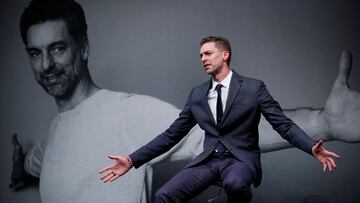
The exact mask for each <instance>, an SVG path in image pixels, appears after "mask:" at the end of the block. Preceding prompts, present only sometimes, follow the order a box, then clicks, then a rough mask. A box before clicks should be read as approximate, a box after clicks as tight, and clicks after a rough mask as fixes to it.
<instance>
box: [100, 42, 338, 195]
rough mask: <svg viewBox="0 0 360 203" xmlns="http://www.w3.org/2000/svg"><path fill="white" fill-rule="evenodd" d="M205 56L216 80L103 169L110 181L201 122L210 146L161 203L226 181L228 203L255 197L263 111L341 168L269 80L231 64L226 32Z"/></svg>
mask: <svg viewBox="0 0 360 203" xmlns="http://www.w3.org/2000/svg"><path fill="white" fill-rule="evenodd" d="M200 45H201V48H200V57H201V62H202V63H203V66H204V69H205V72H206V73H207V74H209V75H211V77H212V78H211V80H209V81H207V82H205V83H203V84H201V85H199V86H197V87H195V88H194V89H193V90H192V91H191V93H190V95H189V98H188V100H187V102H186V104H185V106H184V108H183V110H182V111H181V113H180V115H179V117H178V118H177V119H176V120H175V121H174V122H173V124H172V125H171V126H170V127H169V128H168V129H167V130H166V131H165V132H164V133H162V134H160V135H159V136H157V137H156V138H155V139H154V140H152V141H151V142H149V143H148V144H147V145H145V146H143V147H141V148H140V149H138V150H137V151H135V152H134V153H132V154H130V155H129V156H128V157H122V156H109V157H110V158H111V159H114V160H115V161H116V163H115V164H113V165H111V166H108V167H106V168H104V169H103V170H101V171H100V173H104V172H106V173H105V175H103V176H102V178H101V179H102V180H103V181H104V182H108V181H113V180H115V179H117V178H118V177H120V176H121V175H123V174H125V173H126V172H127V171H128V170H129V169H130V168H131V167H132V166H134V167H135V168H138V167H140V166H141V165H143V164H144V163H146V162H148V161H150V160H151V159H153V158H155V157H157V156H159V155H161V154H162V153H164V152H166V151H168V150H170V149H171V148H172V147H173V146H174V145H175V144H177V143H178V142H179V141H180V140H181V139H182V138H183V137H184V136H186V135H187V133H188V132H189V131H190V130H191V128H192V127H194V126H195V125H196V124H199V126H200V127H201V128H202V129H203V130H204V131H205V141H204V151H203V152H202V153H201V154H200V155H199V156H197V157H196V158H195V159H194V160H193V161H191V162H190V163H189V164H188V165H187V166H186V167H185V168H184V169H183V170H182V171H180V172H179V173H178V174H177V175H175V176H174V177H173V178H172V179H171V180H170V181H169V182H168V183H166V184H165V185H164V186H163V187H162V188H161V189H160V190H159V191H158V192H157V193H156V194H155V202H185V201H188V200H189V199H191V198H192V197H194V196H195V195H197V194H199V193H200V192H202V191H203V190H205V189H206V188H207V187H208V186H210V185H211V184H220V185H221V186H222V187H223V188H224V190H225V192H226V194H227V198H228V202H250V201H251V198H252V193H251V189H250V186H251V184H254V186H255V187H256V186H258V185H259V184H260V182H261V164H260V148H259V134H258V124H259V121H260V117H261V114H262V115H263V116H264V117H265V118H266V119H267V120H268V122H269V123H270V124H271V125H272V126H273V128H274V129H275V130H276V131H277V132H278V133H279V134H280V135H281V136H282V137H283V138H284V139H286V140H287V141H288V142H289V143H291V144H292V145H294V146H296V147H298V148H299V149H301V150H303V151H305V152H307V153H309V154H311V155H313V156H314V157H315V158H316V159H318V160H319V161H320V162H321V163H322V164H323V170H324V171H325V170H326V168H329V170H330V171H332V169H333V168H334V167H336V165H335V162H334V160H333V158H339V156H338V155H337V154H335V153H333V152H330V151H327V150H326V149H325V148H324V147H322V141H319V142H318V143H316V142H315V141H314V140H312V139H311V138H310V137H309V136H307V135H306V133H305V132H304V131H303V130H301V129H300V128H299V127H298V126H297V125H296V124H295V123H294V122H292V121H291V120H290V119H289V118H287V117H286V116H285V115H284V114H283V112H282V109H281V107H280V105H279V104H278V102H276V101H275V100H274V99H273V98H272V96H271V95H270V94H269V92H268V90H267V89H266V86H265V85H264V83H263V82H262V81H260V80H256V79H251V78H247V77H244V76H240V75H239V74H237V73H236V72H235V71H234V70H232V69H231V68H230V61H231V47H230V43H229V41H228V40H227V39H225V38H223V37H213V36H210V37H207V38H204V39H203V40H202V41H201V43H200Z"/></svg>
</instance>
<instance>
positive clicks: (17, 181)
mask: <svg viewBox="0 0 360 203" xmlns="http://www.w3.org/2000/svg"><path fill="white" fill-rule="evenodd" d="M11 141H12V144H13V147H14V149H13V157H12V161H13V166H12V173H11V178H10V179H11V182H10V184H9V187H10V189H11V190H14V191H17V190H20V189H21V188H23V187H24V186H25V185H26V184H25V182H26V177H27V174H26V172H25V169H24V160H25V155H24V153H23V149H22V146H21V144H20V143H19V141H18V139H17V134H16V133H14V134H13V135H12V136H11Z"/></svg>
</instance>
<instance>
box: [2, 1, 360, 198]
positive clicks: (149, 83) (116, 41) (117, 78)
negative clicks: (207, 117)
mask: <svg viewBox="0 0 360 203" xmlns="http://www.w3.org/2000/svg"><path fill="white" fill-rule="evenodd" d="M28 2H29V1H27V0H16V1H10V0H6V1H1V3H0V9H1V10H0V16H1V21H0V27H1V32H0V45H1V50H0V73H1V74H0V77H1V78H0V83H1V84H0V95H1V100H0V102H1V103H0V108H1V111H0V112H1V114H0V115H1V122H0V135H1V140H0V150H1V151H0V156H1V168H0V193H1V198H0V202H14V203H15V202H39V195H38V190H37V187H36V186H34V187H31V188H29V189H26V190H24V191H21V192H17V193H13V192H11V191H10V190H9V189H8V184H9V177H10V173H11V167H12V165H11V156H12V145H11V141H10V137H11V134H12V133H13V132H17V133H18V134H19V135H20V137H19V138H20V141H21V143H22V144H23V145H24V147H25V150H27V149H29V147H31V146H32V145H33V144H34V143H36V142H37V140H38V139H39V138H40V137H41V136H42V135H44V134H46V133H47V130H48V127H49V125H50V122H51V120H52V118H53V117H54V116H55V114H56V106H55V103H54V101H53V99H52V98H51V97H49V96H48V95H47V94H46V93H45V92H44V91H43V90H42V88H41V87H40V86H39V85H38V84H37V83H36V82H35V80H34V78H33V74H32V72H31V68H30V65H29V62H28V59H27V55H26V53H25V51H24V49H23V48H24V46H23V44H22V42H21V39H20V34H19V32H18V22H19V18H20V15H21V13H22V11H23V9H24V7H25V5H26V4H27V3H28ZM79 2H80V4H81V5H82V6H83V8H84V10H85V13H86V18H87V22H88V26H89V38H90V47H91V54H90V61H89V68H90V71H91V74H92V76H93V79H94V80H95V82H96V83H97V84H98V85H100V86H101V87H104V88H109V89H113V90H119V91H125V92H136V93H141V94H147V95H152V96H155V97H158V98H160V99H162V100H164V101H167V102H169V103H171V104H174V105H175V106H177V107H178V108H181V107H182V105H183V104H184V102H185V100H186V98H187V96H188V93H189V91H190V90H191V88H192V87H193V86H195V85H197V84H199V83H200V82H203V81H204V80H207V79H208V78H209V76H207V75H206V74H205V73H204V71H203V69H202V66H201V63H200V60H199V41H200V39H201V38H202V37H204V36H208V35H222V36H226V37H227V38H228V39H229V40H230V42H231V43H232V48H233V60H232V67H233V68H234V69H235V70H236V71H237V72H239V73H240V74H243V75H247V76H250V77H255V78H259V79H262V80H264V81H265V83H266V84H267V86H268V88H269V90H270V92H271V93H272V95H273V96H274V97H275V98H276V99H277V100H278V101H279V102H280V104H281V105H282V107H283V108H295V107H303V106H309V107H316V108H317V107H323V106H324V103H325V101H326V98H327V96H328V94H329V92H330V90H331V87H332V83H333V81H334V79H335V77H336V75H337V70H338V60H339V58H340V53H341V50H342V49H345V48H347V49H349V50H351V51H352V52H353V56H354V65H353V67H354V68H353V71H352V74H351V76H350V85H351V86H352V88H354V89H356V90H360V80H359V76H360V12H359V11H360V3H359V2H358V1H356V0H353V1H351V0H343V1H341V0H337V1H335V0H332V1H328V0H321V1H313V0H303V1H300V0H273V1H267V0H261V1H260V0H255V1H250V0H246V1H235V0H234V1H216V0H198V1H190V0H188V1H175V0H174V1H168V0H156V1H151V2H150V1H144V0H143V1H131V2H130V1H116V0H113V1H110V0H109V1H96V0H92V1H89V0H88V1H86V0H81V1H79ZM260 136H261V135H260ZM326 146H327V147H328V148H329V149H331V150H333V151H336V152H337V153H339V154H340V155H341V156H342V159H341V160H340V161H338V168H337V170H336V172H335V173H333V174H330V173H329V174H323V173H322V166H321V165H320V164H319V163H318V162H317V161H315V160H314V159H313V158H311V157H310V156H308V155H307V154H305V153H303V152H301V151H300V150H297V149H286V150H281V151H277V152H271V153H266V154H263V155H262V163H263V173H264V178H263V183H262V185H261V186H260V187H259V188H257V189H255V190H253V192H254V198H253V202H254V203H260V202H262V203H267V202H280V203H288V202H291V203H310V202H317V203H344V202H357V201H359V199H360V194H359V192H358V191H359V185H360V175H359V174H360V173H359V172H360V159H359V156H358V155H359V154H360V144H346V143H341V142H329V143H326ZM182 164H183V163H175V164H174V163H170V164H169V163H167V164H160V165H158V166H156V171H155V174H154V175H155V181H154V188H158V187H159V186H160V185H161V184H163V183H164V182H165V181H166V180H167V179H169V178H170V177H171V176H172V175H173V174H174V173H175V172H176V171H175V170H179V169H180V167H181V165H182ZM169 167H170V168H171V169H174V170H169ZM165 169H166V170H165ZM169 171H170V172H169ZM94 175H97V174H94ZM217 191H218V188H216V187H212V188H210V189H209V190H208V191H207V192H205V193H204V194H202V195H201V196H200V197H198V198H197V199H195V200H193V201H192V202H193V203H194V202H206V200H207V199H208V198H210V197H212V196H213V195H214V193H216V192H217ZM114 195H116V194H114ZM223 196H224V195H222V197H221V199H219V200H218V201H217V202H223V201H224V197H223Z"/></svg>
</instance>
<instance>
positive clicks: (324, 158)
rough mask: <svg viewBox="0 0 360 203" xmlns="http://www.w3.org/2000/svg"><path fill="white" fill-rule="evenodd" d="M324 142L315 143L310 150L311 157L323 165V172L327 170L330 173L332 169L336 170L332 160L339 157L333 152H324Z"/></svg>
mask: <svg viewBox="0 0 360 203" xmlns="http://www.w3.org/2000/svg"><path fill="white" fill-rule="evenodd" d="M323 142H324V141H322V140H320V141H319V142H317V143H316V144H315V145H314V146H313V147H312V149H311V151H312V154H313V156H314V157H315V158H316V159H317V160H319V161H320V162H321V163H322V165H323V172H325V171H326V168H328V170H329V171H331V172H332V170H333V169H335V168H336V164H335V161H334V158H336V159H340V156H339V155H337V154H335V153H334V152H331V151H328V150H326V149H325V148H324V147H323V146H322V144H323Z"/></svg>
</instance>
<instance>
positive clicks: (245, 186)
mask: <svg viewBox="0 0 360 203" xmlns="http://www.w3.org/2000/svg"><path fill="white" fill-rule="evenodd" d="M250 185H251V184H250V183H247V182H245V181H239V180H235V179H233V180H229V181H227V182H226V183H224V185H223V187H224V189H225V191H226V192H227V193H242V192H249V191H251V189H250Z"/></svg>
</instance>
